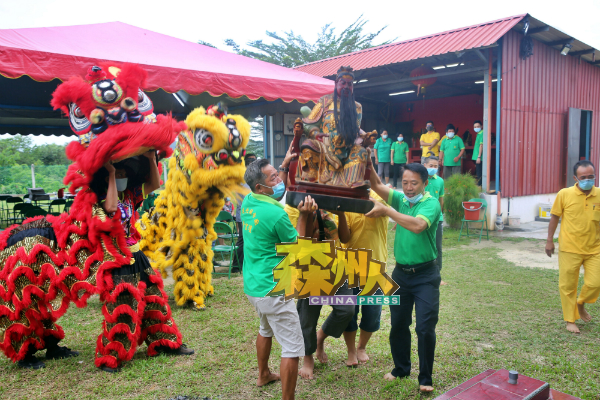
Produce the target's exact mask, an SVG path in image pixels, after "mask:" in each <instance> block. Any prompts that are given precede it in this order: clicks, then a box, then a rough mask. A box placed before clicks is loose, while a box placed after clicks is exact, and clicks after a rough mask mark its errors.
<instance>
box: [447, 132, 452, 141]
mask: <svg viewBox="0 0 600 400" xmlns="http://www.w3.org/2000/svg"><path fill="white" fill-rule="evenodd" d="M446 135H448V137H449V138H450V139H452V137H453V136H454V132H448V133H447V134H446Z"/></svg>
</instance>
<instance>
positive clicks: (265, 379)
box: [256, 371, 281, 387]
mask: <svg viewBox="0 0 600 400" xmlns="http://www.w3.org/2000/svg"><path fill="white" fill-rule="evenodd" d="M280 379H281V377H280V376H279V374H274V373H272V372H271V371H269V373H268V374H265V375H264V376H259V377H258V381H256V386H259V387H260V386H265V385H268V384H269V383H271V382H275V381H278V380H280Z"/></svg>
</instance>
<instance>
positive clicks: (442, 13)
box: [0, 0, 600, 144]
mask: <svg viewBox="0 0 600 400" xmlns="http://www.w3.org/2000/svg"><path fill="white" fill-rule="evenodd" d="M112 4H114V7H113V8H110V6H111V5H112ZM525 13H529V14H531V15H532V16H534V17H535V18H537V19H539V20H541V21H543V22H545V23H547V24H549V25H552V26H553V27H555V28H557V29H559V30H561V31H563V32H564V33H566V34H569V35H571V36H573V37H575V38H577V39H578V40H581V41H582V42H584V43H586V44H588V45H590V46H593V47H595V48H597V49H598V48H600V29H598V25H597V19H598V16H600V0H571V1H569V2H568V3H554V2H551V1H548V0H544V1H539V0H533V1H524V0H504V1H500V2H498V1H481V0H476V1H461V0H455V1H449V0H442V1H440V0H429V1H410V2H409V1H406V0H404V1H397V0H396V1H389V0H379V1H364V0H363V1H354V0H342V1H335V2H334V1H332V2H326V1H313V2H310V1H308V2H307V1H294V2H291V1H281V0H279V1H270V0H254V1H248V0H246V1H238V0H229V1H202V0H192V1H164V0H163V1H155V0H146V1H117V2H104V1H102V2H97V1H81V0H78V1H69V0H0V29H17V28H31V27H44V26H62V25H79V24H92V23H100V22H110V21H121V22H125V23H128V24H131V25H135V26H138V27H141V28H145V29H149V30H153V31H156V32H160V33H163V34H166V35H170V36H173V37H177V38H180V39H185V40H189V41H193V42H197V41H198V40H203V41H205V42H209V43H211V44H213V45H215V46H217V47H218V48H220V49H222V50H228V48H227V47H226V46H225V45H224V43H223V42H224V40H225V39H228V38H231V39H233V40H235V41H236V42H237V43H238V44H241V45H243V44H245V43H246V42H248V41H250V40H256V39H266V35H265V31H266V30H269V31H276V32H283V31H287V30H293V31H294V32H295V33H296V34H300V35H302V36H303V37H304V38H305V39H307V40H308V41H313V40H315V39H316V37H317V33H318V31H319V30H320V28H321V27H322V26H323V25H325V24H327V23H332V24H333V26H335V27H337V28H345V27H346V26H348V25H349V24H350V23H352V22H354V20H356V18H358V16H360V14H364V18H365V19H367V20H368V21H369V22H368V23H367V25H366V27H365V28H366V31H367V32H373V31H377V30H378V29H380V28H381V27H383V26H385V25H387V28H386V29H385V30H384V31H383V33H382V34H381V36H380V37H379V40H376V43H377V42H379V41H385V40H389V39H393V38H397V40H406V39H411V38H415V37H419V36H424V35H427V34H431V33H436V32H442V31H446V30H449V29H453V28H459V27H463V26H468V25H474V24H477V23H480V22H486V21H492V20H495V19H499V18H503V17H508V16H512V15H517V14H525ZM89 45H90V46H102V45H105V46H110V43H102V40H101V38H99V40H98V42H96V43H90V44H89ZM132 45H134V44H132ZM2 95H3V94H2V93H0V100H1V98H2ZM0 103H1V101H0ZM2 137H4V135H0V138H2ZM66 141H68V139H67V138H65V137H56V138H47V137H37V138H36V139H35V142H36V143H37V144H41V143H65V142H66Z"/></svg>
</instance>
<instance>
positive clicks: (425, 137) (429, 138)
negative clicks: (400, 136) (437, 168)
mask: <svg viewBox="0 0 600 400" xmlns="http://www.w3.org/2000/svg"><path fill="white" fill-rule="evenodd" d="M436 139H437V140H440V134H439V133H437V132H433V131H432V132H427V133H424V134H422V135H421V140H422V141H424V142H425V143H431V142H433V141H434V140H436ZM431 151H433V154H434V155H435V156H437V155H438V153H439V151H440V145H439V143H437V144H436V145H435V146H433V147H432V148H431ZM428 156H429V146H423V157H428Z"/></svg>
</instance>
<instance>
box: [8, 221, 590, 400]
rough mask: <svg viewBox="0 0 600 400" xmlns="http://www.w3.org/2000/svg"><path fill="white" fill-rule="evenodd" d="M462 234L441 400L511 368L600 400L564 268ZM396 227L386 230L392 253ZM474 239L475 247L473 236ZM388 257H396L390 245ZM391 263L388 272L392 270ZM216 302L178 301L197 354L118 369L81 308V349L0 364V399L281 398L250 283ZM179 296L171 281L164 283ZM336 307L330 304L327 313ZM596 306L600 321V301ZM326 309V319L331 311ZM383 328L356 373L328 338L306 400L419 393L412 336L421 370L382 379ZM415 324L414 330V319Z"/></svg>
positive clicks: (443, 331) (448, 245) (219, 288)
mask: <svg viewBox="0 0 600 400" xmlns="http://www.w3.org/2000/svg"><path fill="white" fill-rule="evenodd" d="M457 237H458V232H457V231H453V230H446V231H445V232H444V250H445V251H444V269H443V271H442V276H443V279H444V280H445V281H446V282H448V283H449V285H448V286H445V287H442V288H441V310H440V321H439V324H438V326H437V334H438V346H437V351H436V364H435V367H434V385H435V387H436V392H435V393H434V394H433V396H424V397H427V398H433V397H435V395H439V394H441V393H443V392H445V391H446V390H449V389H450V388H452V387H454V386H456V385H458V384H459V383H462V382H463V381H465V380H467V379H468V378H470V377H472V376H474V375H476V374H478V373H480V372H482V371H484V370H486V369H488V368H495V369H500V368H506V369H515V370H518V371H519V373H521V374H524V375H528V376H531V377H534V378H537V379H540V380H543V381H547V382H550V385H551V387H552V388H554V389H557V390H560V391H563V392H566V393H569V394H572V395H575V396H578V397H581V398H582V399H589V400H592V399H595V400H598V399H600V324H599V323H598V322H596V321H592V323H589V324H586V325H580V329H581V330H582V334H581V335H578V336H575V335H572V334H569V333H568V332H567V331H566V329H565V327H564V324H563V322H562V312H561V308H560V300H559V295H558V287H557V281H558V272H557V271H555V270H544V269H540V268H536V269H528V268H522V267H517V266H515V265H513V264H511V263H509V262H507V261H505V260H503V259H502V258H500V257H498V256H497V253H498V250H497V249H495V248H485V249H483V248H482V249H479V250H478V249H477V247H475V246H470V247H467V246H463V245H466V244H467V243H469V242H467V241H466V240H461V243H460V245H459V243H457ZM393 238H394V232H392V231H390V236H389V244H390V246H389V247H390V251H391V248H392V243H393ZM472 243H474V242H472ZM390 254H391V252H390ZM392 262H393V258H392V257H390V262H389V263H388V264H389V265H388V271H389V272H390V273H391V270H392V267H393V266H392V264H391V263H392ZM214 284H215V291H216V295H215V297H213V298H211V299H209V300H208V308H207V310H206V311H205V312H194V311H191V310H188V309H180V308H175V309H174V310H173V314H174V317H175V320H176V322H177V323H178V325H179V327H180V328H181V330H182V331H183V335H184V341H185V343H187V344H188V346H189V347H192V348H193V349H195V350H196V354H195V355H193V356H191V357H176V358H169V357H165V356H160V357H158V358H153V359H149V358H147V356H146V354H145V346H142V348H141V349H140V350H139V351H138V352H137V354H136V356H135V358H134V360H133V361H132V362H129V363H127V364H125V365H124V368H123V371H122V372H121V373H120V374H114V375H113V374H108V373H104V372H101V371H99V370H97V369H96V368H95V367H94V363H93V358H94V349H95V342H96V337H97V335H98V334H99V333H100V325H101V321H102V319H101V312H100V303H99V302H98V299H97V297H95V298H93V299H91V300H90V302H89V306H88V307H87V308H85V309H77V308H75V307H74V306H72V307H71V309H70V310H69V311H68V312H67V314H66V315H65V316H64V317H63V318H62V319H61V320H60V321H59V323H60V324H61V325H62V326H63V327H64V329H65V332H66V335H67V336H66V339H65V340H64V343H63V344H66V345H68V346H69V347H71V348H73V349H76V350H78V351H80V352H81V354H80V356H79V357H77V358H73V359H68V360H59V361H48V362H47V363H46V365H47V367H46V368H45V369H43V370H39V371H24V370H20V369H19V368H17V367H16V365H13V364H12V363H11V362H9V361H8V360H7V359H6V358H2V359H1V361H0V398H2V399H28V400H34V399H157V400H162V399H168V398H171V397H176V396H177V395H188V396H198V397H199V398H203V397H209V398H211V399H213V400H214V399H278V398H281V395H280V392H281V385H280V384H279V383H275V384H272V385H269V386H267V387H263V388H257V387H256V385H255V383H256V378H257V365H256V354H255V347H254V341H255V338H256V334H257V332H258V319H257V318H256V316H255V312H254V310H253V308H252V307H251V306H250V303H249V302H248V300H247V299H246V297H245V295H244V294H243V287H242V278H241V277H239V275H237V274H236V277H235V278H233V279H231V280H227V278H219V279H218V280H215V282H214ZM167 291H168V293H171V291H172V288H167ZM327 309H328V307H324V310H327ZM589 310H590V311H591V313H592V314H593V315H595V316H596V318H597V319H600V307H598V306H597V305H592V306H590V307H589ZM326 312H328V311H325V312H324V313H323V314H326ZM381 320H382V327H381V330H380V331H379V332H378V333H376V334H374V336H373V338H372V339H371V342H370V343H369V347H368V348H367V349H368V352H369V354H370V357H371V362H369V363H368V364H367V365H364V366H360V367H359V368H356V369H348V368H346V367H345V365H344V360H345V356H346V352H345V345H344V342H343V340H342V339H339V340H335V339H331V338H330V339H328V340H327V342H326V346H327V347H326V348H327V351H328V354H329V363H328V364H326V365H322V364H319V363H318V362H317V365H316V369H315V376H316V379H315V380H313V381H303V380H300V379H299V380H298V387H297V398H298V399H311V400H312V399H417V398H421V397H422V396H421V395H420V394H419V393H418V383H417V380H416V377H417V374H418V370H417V368H418V365H417V361H418V359H417V352H416V336H415V335H414V333H413V361H414V364H413V374H412V376H411V378H410V379H403V380H396V381H395V382H391V383H388V382H384V381H383V380H382V377H383V375H384V374H385V373H386V372H389V371H390V370H391V368H392V358H391V355H390V349H389V343H388V338H387V336H388V333H389V329H390V316H389V309H388V308H384V309H383V315H382V319H381ZM413 329H414V325H413ZM280 354H281V348H280V347H279V345H278V344H277V343H276V342H275V341H274V346H273V351H272V356H271V366H272V369H274V370H276V371H278V370H279V355H280Z"/></svg>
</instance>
